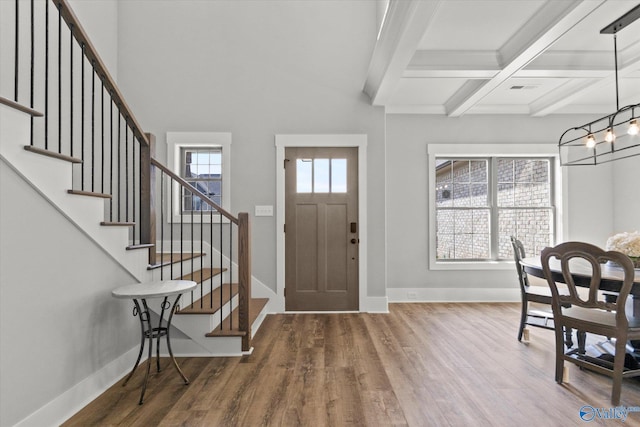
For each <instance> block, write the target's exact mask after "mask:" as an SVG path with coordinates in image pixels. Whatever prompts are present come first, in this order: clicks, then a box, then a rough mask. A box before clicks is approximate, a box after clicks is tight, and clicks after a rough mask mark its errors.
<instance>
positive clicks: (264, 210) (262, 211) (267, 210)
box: [256, 206, 273, 216]
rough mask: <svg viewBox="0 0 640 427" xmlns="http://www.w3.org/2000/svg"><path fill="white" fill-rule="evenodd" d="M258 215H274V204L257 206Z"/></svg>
mask: <svg viewBox="0 0 640 427" xmlns="http://www.w3.org/2000/svg"><path fill="white" fill-rule="evenodd" d="M256 216H273V206H256Z"/></svg>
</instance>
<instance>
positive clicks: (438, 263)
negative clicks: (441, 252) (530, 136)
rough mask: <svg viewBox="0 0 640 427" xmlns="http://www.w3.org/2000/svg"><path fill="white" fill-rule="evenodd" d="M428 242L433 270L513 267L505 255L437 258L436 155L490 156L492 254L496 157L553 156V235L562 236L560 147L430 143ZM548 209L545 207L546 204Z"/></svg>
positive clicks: (495, 242)
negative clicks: (500, 257) (494, 160)
mask: <svg viewBox="0 0 640 427" xmlns="http://www.w3.org/2000/svg"><path fill="white" fill-rule="evenodd" d="M427 157H428V173H427V176H428V183H427V188H428V201H429V204H428V227H429V228H428V230H429V237H428V245H429V260H428V268H429V269H430V270H503V269H504V270H506V269H511V268H513V260H510V259H505V260H498V259H489V260H484V259H480V260H472V259H469V260H438V259H436V253H437V251H436V215H437V209H436V188H435V182H436V158H443V157H445V158H452V159H465V160H474V159H488V160H489V170H488V173H489V176H488V184H489V190H490V195H491V198H490V199H489V209H490V212H491V225H490V227H491V235H490V240H491V248H492V249H491V256H492V257H494V256H496V257H497V254H498V247H497V245H498V240H499V236H498V234H497V233H495V232H494V230H497V229H498V227H497V225H498V217H497V215H495V214H494V212H495V213H496V214H497V212H498V211H499V207H498V206H497V193H496V191H495V188H496V187H497V169H496V168H495V167H491V162H493V160H492V159H493V158H509V159H518V158H536V157H537V158H545V159H549V160H550V170H549V173H550V179H551V180H552V181H551V188H550V191H551V195H550V197H551V204H552V207H553V208H554V222H553V224H552V228H553V236H552V240H554V242H552V243H553V244H555V241H558V240H560V239H561V236H562V234H563V230H564V229H565V224H563V223H564V216H563V214H562V213H563V212H564V211H565V208H566V206H564V199H563V197H562V194H563V188H564V186H565V185H566V183H565V182H564V181H563V179H562V173H561V169H560V162H559V157H558V152H557V147H556V146H555V145H551V144H428V145H427ZM545 209H546V208H545Z"/></svg>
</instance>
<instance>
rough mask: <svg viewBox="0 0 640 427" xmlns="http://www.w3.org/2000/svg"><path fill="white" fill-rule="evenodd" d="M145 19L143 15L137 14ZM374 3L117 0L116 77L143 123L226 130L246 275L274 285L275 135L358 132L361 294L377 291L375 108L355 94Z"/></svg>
mask: <svg viewBox="0 0 640 427" xmlns="http://www.w3.org/2000/svg"><path fill="white" fill-rule="evenodd" d="M141 22H145V23H146V24H145V25H141ZM375 40H376V2H366V1H365V2H363V1H340V2H333V1H268V2H264V1H242V2H227V1H219V2H218V1H217V2H203V1H179V2H178V1H166V2H149V1H133V0H128V1H126V2H121V3H120V5H119V49H120V51H119V57H118V64H119V70H118V76H119V84H120V87H121V89H122V90H123V92H124V95H125V97H126V99H127V101H128V103H129V105H130V106H131V107H132V108H133V111H134V112H135V114H136V115H137V117H138V119H139V121H140V122H141V124H142V126H143V127H144V129H145V131H147V132H152V133H154V134H155V135H156V136H157V139H158V151H159V152H158V156H159V158H160V159H163V158H164V157H163V156H164V153H163V152H162V150H164V147H165V144H164V140H165V137H166V132H169V131H177V132H180V131H214V132H231V133H232V135H233V146H232V153H231V163H232V165H231V179H232V181H231V211H232V212H233V213H237V212H241V211H244V212H249V213H250V214H251V215H252V218H251V220H252V231H253V274H254V275H255V276H256V277H257V278H258V279H259V280H261V281H262V282H264V283H265V284H267V285H268V286H269V287H271V288H272V289H274V290H275V289H276V283H275V282H276V258H275V256H276V253H275V242H276V232H280V230H276V227H275V216H274V217H259V218H255V217H253V212H254V206H255V205H273V206H274V207H275V205H276V172H275V171H276V167H278V166H277V165H276V162H275V159H276V151H275V145H274V136H275V135H276V134H287V133H295V134H313V133H331V134H343V133H358V134H363V133H364V134H367V135H368V144H369V145H368V153H369V159H368V165H367V166H368V171H369V177H368V188H369V189H370V190H369V206H368V214H369V218H368V219H369V230H368V233H369V241H370V242H371V246H370V247H369V248H368V254H369V260H368V266H369V271H368V277H369V287H368V293H369V295H371V296H383V295H385V259H384V257H385V254H384V251H385V240H384V239H385V234H384V227H385V218H384V203H385V194H384V187H385V182H384V166H385V165H384V116H383V114H384V113H383V111H382V109H381V108H374V107H372V106H371V105H370V103H369V101H368V99H367V98H366V96H365V95H363V93H362V87H363V83H364V78H365V76H366V72H367V69H368V66H369V59H370V56H371V52H372V50H373V46H374V44H375Z"/></svg>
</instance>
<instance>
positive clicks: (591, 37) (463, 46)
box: [364, 0, 640, 117]
mask: <svg viewBox="0 0 640 427" xmlns="http://www.w3.org/2000/svg"><path fill="white" fill-rule="evenodd" d="M635 7H640V4H639V2H638V1H637V0H635V1H631V0H390V3H389V14H388V19H387V20H386V21H385V24H384V25H385V27H383V31H381V38H380V40H379V41H378V44H377V45H376V49H375V50H374V54H373V57H372V62H371V64H372V65H371V68H370V70H369V74H368V76H367V81H366V84H365V88H364V90H365V92H366V93H367V94H369V95H370V96H371V99H372V103H373V104H374V105H383V106H385V107H387V111H390V112H406V111H409V110H411V109H413V111H414V112H421V113H424V114H447V115H449V116H453V117H457V116H461V115H464V114H529V115H532V116H545V115H549V114H566V113H596V114H598V113H603V114H608V113H610V112H613V111H612V110H613V109H614V108H615V73H614V49H613V36H612V35H606V34H600V30H601V29H602V28H604V27H606V26H607V25H609V24H611V23H612V22H613V21H615V20H616V19H618V18H620V17H621V16H622V15H624V14H625V13H627V12H629V11H631V10H632V9H634V8H635ZM639 11H640V9H639ZM385 29H386V31H385ZM617 42H618V74H619V87H620V99H621V101H620V104H621V106H622V105H629V104H636V103H638V102H640V19H638V20H636V21H635V22H633V23H631V24H628V25H627V27H625V28H623V29H621V30H620V32H619V34H618V35H617ZM518 86H520V88H514V87H518ZM380 94H382V95H380Z"/></svg>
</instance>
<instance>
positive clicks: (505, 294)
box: [387, 288, 520, 303]
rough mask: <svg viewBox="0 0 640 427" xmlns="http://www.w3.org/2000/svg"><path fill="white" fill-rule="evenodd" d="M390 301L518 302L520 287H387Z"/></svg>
mask: <svg viewBox="0 0 640 427" xmlns="http://www.w3.org/2000/svg"><path fill="white" fill-rule="evenodd" d="M387 297H388V298H389V302H392V303H393V302H517V301H520V289H518V288H482V289H480V288H387Z"/></svg>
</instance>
